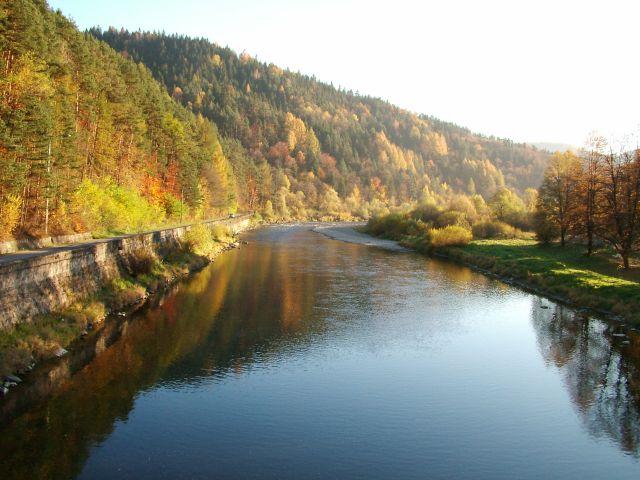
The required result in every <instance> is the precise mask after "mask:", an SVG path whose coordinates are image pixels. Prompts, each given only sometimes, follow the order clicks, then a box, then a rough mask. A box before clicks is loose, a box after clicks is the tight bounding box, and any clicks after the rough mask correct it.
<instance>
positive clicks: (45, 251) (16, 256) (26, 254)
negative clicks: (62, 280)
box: [0, 214, 248, 265]
mask: <svg viewBox="0 0 640 480" xmlns="http://www.w3.org/2000/svg"><path fill="white" fill-rule="evenodd" d="M246 216H248V215H246V214H245V215H238V216H236V217H234V219H236V220H237V219H241V218H244V217H246ZM224 220H232V219H230V218H227V217H224V218H219V219H215V220H208V221H207V222H206V223H211V222H220V221H224ZM188 225H192V224H184V225H176V226H174V227H167V228H160V229H158V230H150V231H148V232H142V233H132V234H127V235H119V236H116V237H108V238H99V239H89V240H82V241H80V242H77V243H72V244H67V245H57V246H55V247H47V248H39V249H37V250H19V251H17V252H14V253H6V254H3V255H0V265H4V264H7V263H12V262H16V261H21V260H26V259H29V258H33V257H39V256H43V255H50V254H52V253H58V252H66V251H70V250H81V249H83V248H86V247H87V246H88V245H96V244H99V243H105V242H109V241H111V240H116V239H119V238H127V237H133V236H135V235H142V234H147V233H153V232H161V231H163V230H171V229H173V228H180V227H186V226H188Z"/></svg>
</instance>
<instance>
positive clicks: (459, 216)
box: [435, 210, 471, 229]
mask: <svg viewBox="0 0 640 480" xmlns="http://www.w3.org/2000/svg"><path fill="white" fill-rule="evenodd" d="M451 225H458V226H460V227H464V228H466V229H469V228H471V226H470V225H469V222H468V221H467V218H466V215H465V214H464V213H463V212H457V211H455V210H448V211H446V212H442V213H441V214H440V215H438V218H436V221H435V226H436V227H439V228H443V227H448V226H451Z"/></svg>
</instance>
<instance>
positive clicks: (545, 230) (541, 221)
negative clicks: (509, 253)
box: [533, 211, 560, 244]
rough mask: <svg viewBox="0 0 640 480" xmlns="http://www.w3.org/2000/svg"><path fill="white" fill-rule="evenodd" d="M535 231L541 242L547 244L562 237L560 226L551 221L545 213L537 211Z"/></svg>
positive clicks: (534, 224) (534, 218)
mask: <svg viewBox="0 0 640 480" xmlns="http://www.w3.org/2000/svg"><path fill="white" fill-rule="evenodd" d="M533 229H534V231H535V232H536V238H537V239H538V241H539V242H541V243H544V244H547V243H551V242H552V241H554V240H555V239H556V238H558V237H559V236H560V229H559V228H558V225H556V224H555V223H554V222H552V221H551V220H549V218H548V217H547V216H546V215H545V213H544V212H541V211H537V212H536V213H535V215H534V216H533Z"/></svg>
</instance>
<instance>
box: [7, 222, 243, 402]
mask: <svg viewBox="0 0 640 480" xmlns="http://www.w3.org/2000/svg"><path fill="white" fill-rule="evenodd" d="M240 222H242V223H240ZM249 226H250V222H249V221H244V220H240V221H238V222H237V223H236V224H234V226H228V225H221V224H216V225H207V226H205V225H204V224H199V225H197V226H193V227H187V228H185V229H184V231H183V230H180V231H179V232H176V231H174V230H172V231H171V233H170V234H166V235H164V236H162V235H160V236H161V237H162V238H161V239H160V240H158V241H156V242H145V241H144V239H145V238H146V237H145V236H144V235H143V236H142V237H140V238H138V237H128V240H129V241H130V243H125V244H122V243H119V242H118V241H116V240H109V241H108V242H110V243H107V244H105V243H100V244H96V246H97V247H100V246H101V247H103V248H104V247H105V245H106V246H107V247H112V246H114V248H106V249H105V252H103V253H104V254H103V255H96V254H95V252H93V251H91V250H85V249H84V247H83V248H81V249H80V250H75V251H66V252H62V254H60V253H58V254H56V255H72V257H71V258H70V259H66V258H63V259H59V258H57V257H56V256H54V257H53V258H52V259H51V260H50V261H49V260H47V259H48V258H49V257H47V256H46V255H44V256H40V257H38V256H36V257H34V258H32V259H31V260H29V259H27V260H23V261H19V262H14V263H13V264H12V265H9V266H6V270H7V272H4V271H3V273H4V277H3V285H4V287H6V288H4V289H3V295H6V298H5V299H4V300H7V301H8V297H13V296H16V295H22V296H24V294H23V293H20V292H21V291H27V292H29V291H30V290H33V292H32V293H33V294H34V295H33V296H34V297H38V298H32V299H31V300H29V299H27V298H23V299H22V301H25V302H27V301H31V302H33V305H30V306H26V307H25V306H22V307H21V308H22V310H24V311H23V312H22V313H26V312H31V311H38V310H39V313H36V314H34V315H31V316H30V317H29V318H26V317H25V318H24V319H21V320H20V321H17V322H14V323H12V324H11V325H10V326H8V327H5V328H2V329H0V379H2V380H3V383H0V393H6V392H7V389H8V388H9V387H11V386H12V385H13V384H14V383H16V382H18V381H19V380H20V378H19V377H16V374H17V375H20V374H24V373H26V372H28V371H30V370H31V369H32V368H33V367H34V365H35V364H36V363H39V362H41V361H43V360H47V359H50V358H54V357H56V356H57V357H60V356H63V355H65V354H66V353H67V351H66V348H68V347H69V345H71V344H72V343H73V342H74V341H75V340H77V339H79V338H81V337H82V336H85V335H87V333H88V331H89V330H92V329H94V328H97V327H99V326H100V325H101V324H102V323H103V321H104V319H105V318H106V317H107V316H109V315H117V316H125V315H126V314H127V313H129V312H131V311H132V310H136V309H137V308H139V307H140V306H141V305H143V304H144V303H145V301H146V300H147V299H148V298H149V297H150V296H151V295H153V294H155V293H157V292H160V291H163V290H165V289H166V288H167V287H168V286H169V285H171V284H173V283H175V282H176V281H177V280H178V279H180V278H182V277H184V276H186V275H188V274H190V273H191V272H194V271H197V270H199V269H201V268H203V267H204V266H205V265H207V264H208V263H210V262H211V261H213V260H214V259H215V258H216V257H217V256H218V255H219V254H220V253H222V252H224V251H226V250H228V249H230V248H235V247H237V246H238V245H239V243H238V242H237V239H236V238H235V234H236V233H239V232H240V231H243V230H246V229H247V228H249ZM161 233H163V232H161ZM145 235H152V236H153V237H154V238H155V237H157V236H158V234H157V233H156V232H152V233H150V234H145ZM114 242H115V243H114ZM112 243H113V244H114V245H111V244H112ZM123 247H125V248H123ZM87 248H89V247H87ZM78 256H80V257H81V259H82V262H80V265H79V266H78V263H79V262H77V258H76V257H78ZM42 259H44V260H42ZM34 261H35V262H36V263H35V264H34V265H33V266H32V265H31V263H29V262H34ZM41 264H42V265H41ZM58 264H61V265H62V267H63V268H61V267H60V266H58ZM39 268H44V269H45V270H46V272H44V274H50V276H49V277H47V278H43V279H40V278H39V277H40V276H42V275H40V274H39V273H42V272H38V269H39ZM16 269H20V270H19V272H18V273H15V270H16ZM45 276H46V275H45ZM21 282H22V284H20V283H21ZM52 285H53V286H54V287H55V288H53V287H52ZM52 291H55V295H53V296H52V295H51V293H52ZM4 300H3V301H4ZM62 300H64V303H61V301H62ZM5 303H6V302H5ZM9 303H13V302H9ZM56 305H58V306H57V307H56ZM15 308H16V310H18V309H19V308H18V307H15ZM22 310H21V311H22ZM13 313H15V312H13ZM20 318H22V317H20Z"/></svg>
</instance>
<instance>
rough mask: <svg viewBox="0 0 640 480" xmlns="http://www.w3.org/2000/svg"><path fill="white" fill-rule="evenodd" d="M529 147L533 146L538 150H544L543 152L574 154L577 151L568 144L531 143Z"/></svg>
mask: <svg viewBox="0 0 640 480" xmlns="http://www.w3.org/2000/svg"><path fill="white" fill-rule="evenodd" d="M529 145H531V146H534V147H535V148H537V149H538V150H544V151H545V152H549V153H554V152H568V151H570V152H576V151H578V149H577V148H576V147H574V146H573V145H570V144H568V143H554V142H533V143H529Z"/></svg>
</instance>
